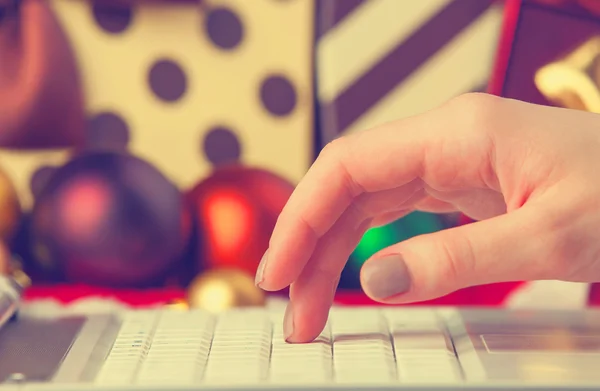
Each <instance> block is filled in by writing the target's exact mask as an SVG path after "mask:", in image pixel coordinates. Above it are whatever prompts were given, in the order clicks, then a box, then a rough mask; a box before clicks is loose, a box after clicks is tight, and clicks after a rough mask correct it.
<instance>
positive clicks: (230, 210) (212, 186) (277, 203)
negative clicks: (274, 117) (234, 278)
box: [187, 165, 294, 274]
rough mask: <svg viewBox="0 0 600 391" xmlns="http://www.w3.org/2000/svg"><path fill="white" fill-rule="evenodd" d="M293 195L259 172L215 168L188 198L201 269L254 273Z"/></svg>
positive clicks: (288, 186)
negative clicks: (217, 268)
mask: <svg viewBox="0 0 600 391" xmlns="http://www.w3.org/2000/svg"><path fill="white" fill-rule="evenodd" d="M293 190H294V186H293V185H292V184H291V183H289V182H288V181H286V180H285V179H283V178H281V177H279V176H277V175H275V174H273V173H271V172H269V171H266V170H262V169H257V168H248V167H243V166H238V165H236V166H226V167H220V168H217V169H215V171H214V172H213V173H212V175H210V176H209V177H208V178H207V179H205V180H203V181H201V182H200V183H199V184H198V185H197V186H195V187H194V188H193V189H192V190H190V191H189V192H188V194H187V197H188V201H189V203H190V205H193V213H194V216H195V217H196V219H197V226H198V230H197V235H198V238H197V243H201V245H200V246H199V251H198V252H197V262H198V264H199V267H200V268H201V269H207V268H215V267H219V268H224V267H225V268H226V267H233V268H238V269H241V270H245V271H247V272H249V273H252V274H254V273H256V268H257V266H258V263H259V262H260V259H261V258H262V256H263V254H264V252H265V251H266V250H267V248H268V246H269V239H270V236H271V233H272V231H273V228H274V227H275V223H276V221H277V217H278V216H279V213H281V210H282V209H283V207H284V205H285V203H286V202H287V200H288V199H289V197H290V195H291V194H292V192H293Z"/></svg>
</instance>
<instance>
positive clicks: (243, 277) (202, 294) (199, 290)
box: [187, 269, 266, 312]
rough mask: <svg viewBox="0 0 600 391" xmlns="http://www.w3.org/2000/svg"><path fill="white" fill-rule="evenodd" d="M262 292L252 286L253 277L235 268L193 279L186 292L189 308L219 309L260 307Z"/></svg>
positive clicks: (262, 302) (262, 298)
mask: <svg viewBox="0 0 600 391" xmlns="http://www.w3.org/2000/svg"><path fill="white" fill-rule="evenodd" d="M265 299H266V297H265V293H264V291H263V290H261V289H260V288H257V287H256V286H255V285H254V277H253V276H251V275H249V274H248V273H247V272H244V271H242V270H238V269H215V270H210V271H206V272H204V273H202V274H201V275H199V276H198V277H197V278H196V279H194V281H192V283H191V285H190V287H189V288H188V292H187V303H188V306H189V307H190V308H202V309H205V310H208V311H211V312H220V311H224V310H227V309H229V308H234V307H249V306H261V305H264V304H265Z"/></svg>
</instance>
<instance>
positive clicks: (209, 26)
mask: <svg viewBox="0 0 600 391" xmlns="http://www.w3.org/2000/svg"><path fill="white" fill-rule="evenodd" d="M204 28H205V31H206V34H207V35H208V38H209V39H210V40H211V42H212V43H213V45H215V46H216V47H218V48H220V49H223V50H231V49H234V48H235V47H237V46H238V45H239V44H240V43H241V42H242V38H243V36H244V27H243V25H242V21H241V20H240V18H239V16H238V15H237V14H236V13H235V12H234V11H233V10H231V9H229V8H225V7H215V8H211V9H209V11H208V13H207V15H206V18H205V24H204Z"/></svg>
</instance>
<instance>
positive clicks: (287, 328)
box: [283, 302, 294, 342]
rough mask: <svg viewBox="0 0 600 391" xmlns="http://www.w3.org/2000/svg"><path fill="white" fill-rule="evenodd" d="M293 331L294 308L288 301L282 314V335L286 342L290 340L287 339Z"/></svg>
mask: <svg viewBox="0 0 600 391" xmlns="http://www.w3.org/2000/svg"><path fill="white" fill-rule="evenodd" d="M293 333H294V310H293V309H292V303H291V302H290V303H288V306H287V308H286V309H285V315H284V316H283V335H284V337H285V340H286V342H290V341H289V339H290V337H291V336H292V334H293Z"/></svg>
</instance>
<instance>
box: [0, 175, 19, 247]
mask: <svg viewBox="0 0 600 391" xmlns="http://www.w3.org/2000/svg"><path fill="white" fill-rule="evenodd" d="M20 220H21V204H20V202H19V197H18V195H17V191H16V189H15V186H14V185H13V183H12V181H11V180H10V178H9V177H8V175H6V173H5V172H4V171H2V170H0V239H2V240H10V239H12V237H13V235H15V233H16V231H17V229H18V226H19V223H20Z"/></svg>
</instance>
